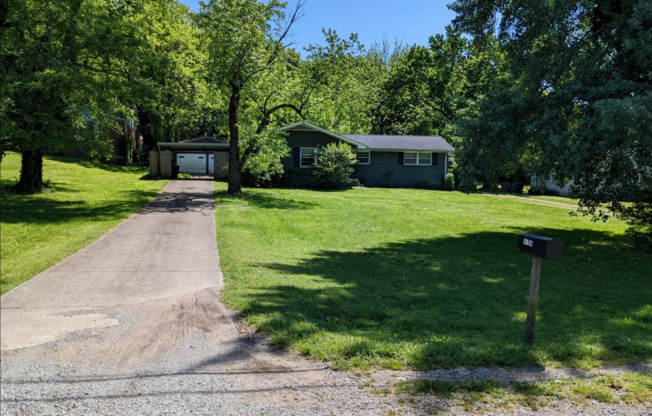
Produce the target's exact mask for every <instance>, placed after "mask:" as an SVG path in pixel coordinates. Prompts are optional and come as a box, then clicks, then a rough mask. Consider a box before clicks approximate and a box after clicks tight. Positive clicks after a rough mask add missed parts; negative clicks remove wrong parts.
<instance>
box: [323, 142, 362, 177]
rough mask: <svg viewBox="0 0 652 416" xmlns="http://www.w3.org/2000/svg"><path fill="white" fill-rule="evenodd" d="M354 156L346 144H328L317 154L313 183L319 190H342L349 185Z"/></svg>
mask: <svg viewBox="0 0 652 416" xmlns="http://www.w3.org/2000/svg"><path fill="white" fill-rule="evenodd" d="M354 164H355V154H354V153H353V151H352V150H351V146H349V145H348V144H346V143H329V144H328V145H327V146H326V147H321V148H320V149H319V151H318V153H317V163H316V164H315V169H314V171H313V183H314V184H315V186H318V187H320V188H342V187H346V186H350V185H351V174H352V173H353V165H354Z"/></svg>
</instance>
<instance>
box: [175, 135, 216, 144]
mask: <svg viewBox="0 0 652 416" xmlns="http://www.w3.org/2000/svg"><path fill="white" fill-rule="evenodd" d="M184 143H226V141H224V140H222V139H218V138H217V137H213V136H201V137H197V138H195V139H191V140H188V141H186V142H184Z"/></svg>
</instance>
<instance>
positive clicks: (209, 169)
mask: <svg viewBox="0 0 652 416" xmlns="http://www.w3.org/2000/svg"><path fill="white" fill-rule="evenodd" d="M228 158H229V143H227V142H225V141H224V140H221V139H218V138H215V137H212V136H202V137H198V138H196V139H192V140H189V141H187V142H180V143H174V142H161V143H158V150H153V151H151V152H150V155H149V169H150V174H151V176H155V177H156V176H160V177H163V178H171V177H174V176H175V175H176V173H178V172H185V173H190V174H195V175H213V176H214V177H215V179H222V178H226V177H227V169H226V164H227V161H228ZM177 169H178V170H177Z"/></svg>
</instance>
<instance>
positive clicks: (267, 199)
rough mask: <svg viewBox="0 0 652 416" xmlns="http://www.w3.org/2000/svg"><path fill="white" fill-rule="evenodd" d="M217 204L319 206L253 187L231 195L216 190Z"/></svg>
mask: <svg viewBox="0 0 652 416" xmlns="http://www.w3.org/2000/svg"><path fill="white" fill-rule="evenodd" d="M214 195H215V205H228V204H233V203H239V204H241V205H242V204H245V205H251V206H254V207H258V208H266V209H283V210H286V209H287V210H289V209H296V210H305V209H311V208H315V207H317V206H318V204H316V203H314V202H307V201H300V200H296V199H289V198H281V197H277V196H273V195H271V194H269V193H258V192H256V191H255V190H253V189H248V190H247V192H245V193H243V194H242V195H229V194H228V193H227V192H226V191H216V192H215V193H214Z"/></svg>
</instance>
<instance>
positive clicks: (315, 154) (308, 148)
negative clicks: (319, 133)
mask: <svg viewBox="0 0 652 416" xmlns="http://www.w3.org/2000/svg"><path fill="white" fill-rule="evenodd" d="M304 150H311V151H312V154H313V157H314V161H313V162H312V165H304V164H303V159H304V157H303V152H304ZM306 157H308V156H306ZM316 164H317V148H316V147H300V148H299V167H302V168H314V167H315V165H316Z"/></svg>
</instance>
